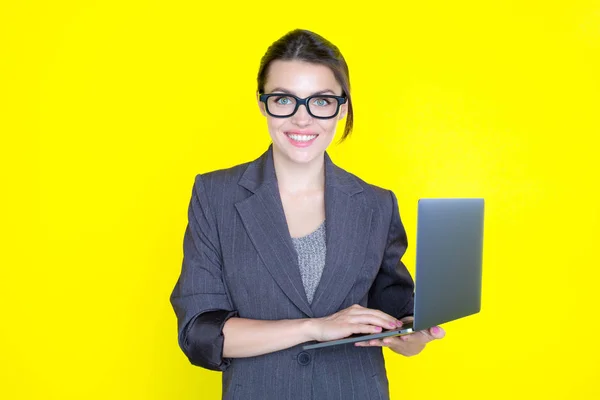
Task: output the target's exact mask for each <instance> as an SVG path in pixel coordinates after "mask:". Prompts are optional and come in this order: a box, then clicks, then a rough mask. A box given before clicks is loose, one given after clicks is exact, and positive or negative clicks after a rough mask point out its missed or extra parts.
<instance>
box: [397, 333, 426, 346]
mask: <svg viewBox="0 0 600 400" xmlns="http://www.w3.org/2000/svg"><path fill="white" fill-rule="evenodd" d="M433 339H434V338H433V337H432V336H431V335H430V334H429V332H428V331H427V330H425V331H418V332H415V333H409V334H408V335H402V336H400V340H401V341H402V342H406V343H422V344H425V343H428V342H431V341H432V340H433Z"/></svg>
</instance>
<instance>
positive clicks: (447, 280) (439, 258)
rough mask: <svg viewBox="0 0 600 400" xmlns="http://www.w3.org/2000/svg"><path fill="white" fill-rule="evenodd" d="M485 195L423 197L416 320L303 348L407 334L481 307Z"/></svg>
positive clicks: (477, 310)
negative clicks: (441, 197) (373, 332)
mask: <svg viewBox="0 0 600 400" xmlns="http://www.w3.org/2000/svg"><path fill="white" fill-rule="evenodd" d="M483 216H484V199H482V198H450V199H420V200H419V205H418V214H417V218H418V223H417V260H416V276H415V286H416V287H415V301H414V305H415V308H414V321H413V322H412V323H405V324H403V325H402V326H401V327H400V328H398V329H394V330H389V331H384V332H382V333H375V334H371V335H363V334H357V335H352V336H350V337H347V338H344V339H339V340H331V341H327V342H317V343H313V344H307V345H305V346H303V349H304V350H308V349H315V348H320V347H327V346H334V345H338V344H345V343H354V342H362V341H365V340H371V339H381V338H384V337H388V336H399V335H406V334H410V333H413V332H417V331H420V330H424V329H429V328H431V327H433V326H436V325H440V324H443V323H445V322H449V321H453V320H456V319H459V318H463V317H466V316H469V315H472V314H476V313H478V312H479V311H480V310H481V278H482V257H483V219H484V218H483Z"/></svg>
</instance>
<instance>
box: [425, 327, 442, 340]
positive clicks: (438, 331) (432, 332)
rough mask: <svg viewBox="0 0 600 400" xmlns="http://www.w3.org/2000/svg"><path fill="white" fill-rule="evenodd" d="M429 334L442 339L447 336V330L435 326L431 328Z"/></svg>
mask: <svg viewBox="0 0 600 400" xmlns="http://www.w3.org/2000/svg"><path fill="white" fill-rule="evenodd" d="M429 334H430V335H431V336H433V338H434V339H441V338H443V337H444V336H446V332H445V331H444V329H442V328H441V327H439V326H434V327H432V328H429Z"/></svg>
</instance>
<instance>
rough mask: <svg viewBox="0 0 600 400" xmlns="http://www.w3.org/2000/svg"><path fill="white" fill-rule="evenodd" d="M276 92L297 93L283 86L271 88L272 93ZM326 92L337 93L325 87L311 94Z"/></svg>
mask: <svg viewBox="0 0 600 400" xmlns="http://www.w3.org/2000/svg"><path fill="white" fill-rule="evenodd" d="M275 92H282V93H287V94H293V95H295V93H294V92H292V91H291V90H287V89H284V88H281V87H276V88H275V89H273V90H271V93H275ZM325 93H331V94H333V95H336V94H335V92H334V91H333V90H331V89H325V90H319V91H318V92H314V93H313V94H311V96H315V95H319V94H325ZM336 96H337V95H336Z"/></svg>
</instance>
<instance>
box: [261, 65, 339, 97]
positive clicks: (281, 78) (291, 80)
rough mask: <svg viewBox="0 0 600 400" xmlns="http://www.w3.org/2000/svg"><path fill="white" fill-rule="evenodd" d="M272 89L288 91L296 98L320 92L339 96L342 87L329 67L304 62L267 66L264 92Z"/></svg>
mask: <svg viewBox="0 0 600 400" xmlns="http://www.w3.org/2000/svg"><path fill="white" fill-rule="evenodd" d="M274 88H283V89H286V90H289V91H290V92H292V93H293V94H296V95H297V96H310V95H311V94H312V93H315V92H318V91H322V90H327V89H329V90H332V91H333V92H334V93H336V94H338V95H339V94H341V92H342V87H341V85H340V84H339V83H338V82H337V80H336V79H335V76H334V75H333V71H332V70H331V69H329V67H327V66H325V65H320V64H313V63H308V62H305V61H297V60H294V61H282V60H276V61H273V62H272V63H271V64H270V66H269V71H268V74H267V80H266V83H265V92H267V93H268V92H270V91H271V90H273V89H274Z"/></svg>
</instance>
